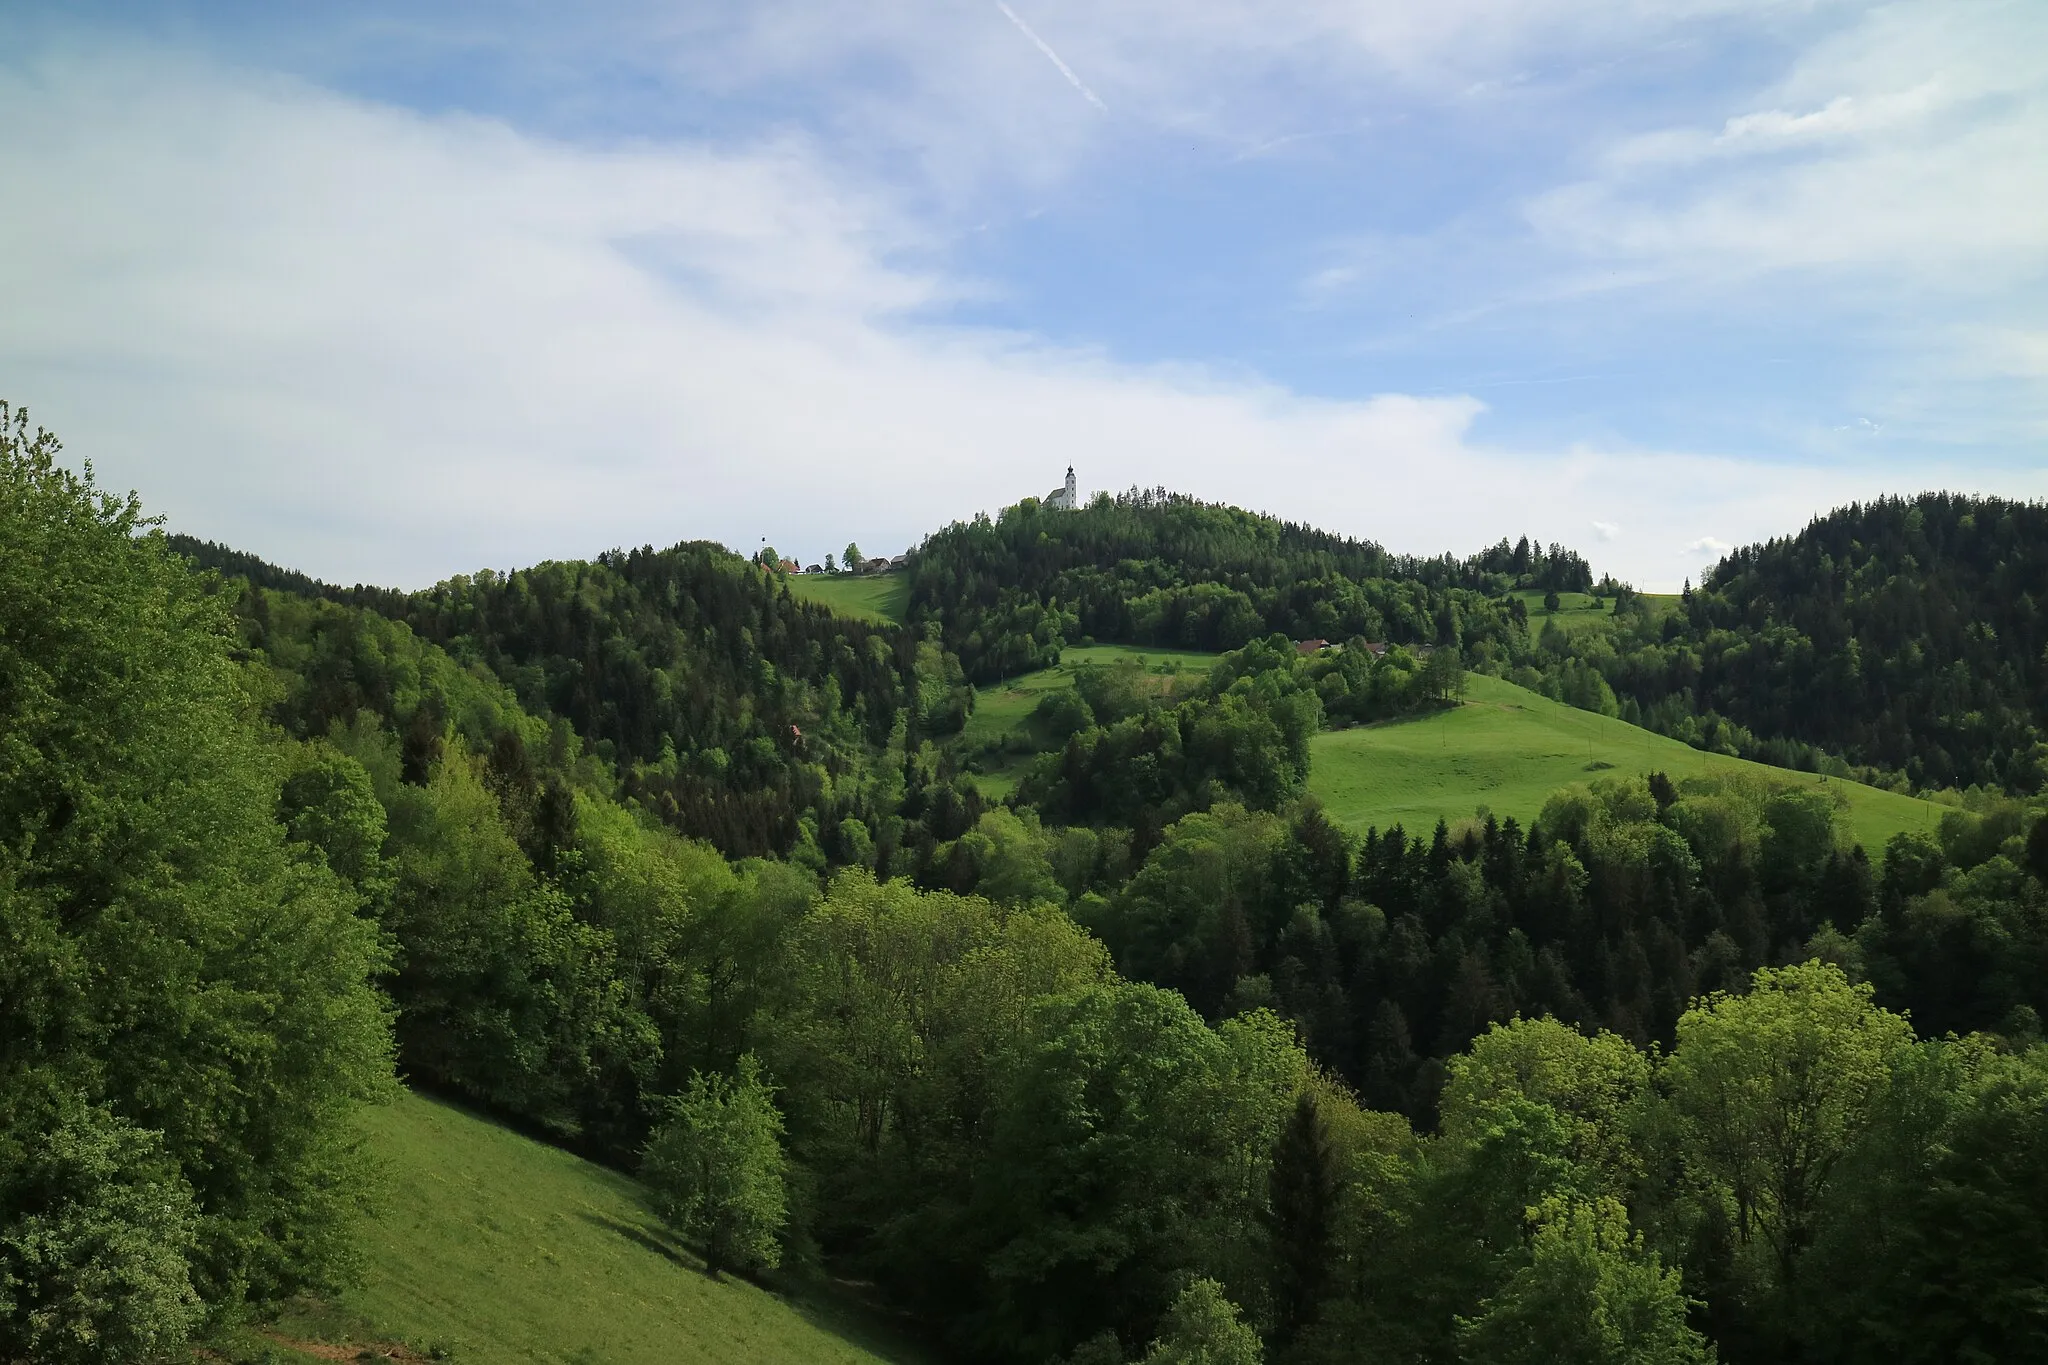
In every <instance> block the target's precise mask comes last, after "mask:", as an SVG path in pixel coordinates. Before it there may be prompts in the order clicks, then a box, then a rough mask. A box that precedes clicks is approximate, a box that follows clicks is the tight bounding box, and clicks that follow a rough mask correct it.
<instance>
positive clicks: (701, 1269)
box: [576, 1209, 718, 1279]
mask: <svg viewBox="0 0 2048 1365" xmlns="http://www.w3.org/2000/svg"><path fill="white" fill-rule="evenodd" d="M576 1216H577V1217H579V1218H581V1219H582V1220H583V1221H584V1222H586V1223H589V1224H590V1225H592V1226H593V1227H600V1228H603V1229H604V1230H605V1231H606V1232H610V1233H616V1234H617V1235H618V1236H620V1237H623V1238H625V1239H626V1240H627V1241H629V1242H632V1243H634V1244H635V1245H636V1246H640V1247H644V1248H646V1249H647V1250H648V1251H651V1252H653V1253H654V1254H655V1255H657V1256H659V1257H661V1258H662V1259H663V1260H665V1261H667V1262H669V1263H670V1264H671V1265H677V1266H681V1267H682V1268H683V1269H685V1270H694V1271H696V1272H697V1273H698V1274H700V1275H711V1271H710V1269H709V1268H708V1267H706V1266H705V1264H704V1263H703V1262H702V1261H700V1260H698V1259H697V1258H696V1257H695V1256H692V1255H691V1254H690V1253H689V1252H687V1251H685V1250H683V1249H682V1248H681V1247H679V1246H677V1245H676V1244H675V1243H673V1242H670V1241H668V1240H667V1239H666V1238H664V1237H661V1236H659V1235H657V1234H656V1233H655V1232H653V1231H652V1230H651V1229H649V1228H646V1227H644V1226H637V1225H635V1224H632V1223H626V1222H621V1221H620V1220H619V1219H616V1218H607V1217H606V1216H605V1215H604V1214H601V1213H596V1212H593V1211H592V1210H590V1209H581V1210H578V1212H577V1215H576ZM711 1278H713V1279H717V1278H718V1277H717V1276H716V1275H711Z"/></svg>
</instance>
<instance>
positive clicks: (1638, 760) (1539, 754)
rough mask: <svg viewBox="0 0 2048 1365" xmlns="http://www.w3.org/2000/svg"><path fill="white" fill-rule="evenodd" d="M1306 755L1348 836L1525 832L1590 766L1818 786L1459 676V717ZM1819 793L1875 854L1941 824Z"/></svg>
mask: <svg viewBox="0 0 2048 1365" xmlns="http://www.w3.org/2000/svg"><path fill="white" fill-rule="evenodd" d="M1310 749H1311V753H1312V757H1313V761H1312V763H1311V765H1310V768H1309V777H1308V787H1309V790H1310V791H1311V792H1313V793H1314V794H1315V795H1316V796H1318V797H1319V798H1321V800H1322V802H1323V804H1324V806H1325V808H1326V809H1327V810H1328V811H1329V814H1330V818H1331V819H1333V820H1336V821H1338V822H1339V823H1341V824H1343V825H1344V826H1346V827H1347V828H1351V829H1362V828H1364V827H1365V826H1367V825H1377V826H1378V827H1379V828H1381V829H1386V828H1388V827H1389V826H1391V825H1395V824H1402V825H1405V826H1407V828H1409V829H1410V830H1426V829H1428V828H1429V827H1430V826H1432V825H1434V824H1435V823H1436V822H1437V821H1438V820H1439V819H1441V820H1446V821H1449V822H1452V823H1456V822H1457V821H1459V820H1462V819H1465V818H1466V817H1468V816H1470V815H1471V814H1472V812H1473V809H1474V807H1475V806H1485V807H1486V808H1487V809H1488V810H1490V811H1492V812H1493V814H1494V815H1495V816H1498V817H1502V818H1505V817H1507V816H1510V815H1512V816H1514V817H1515V818H1516V819H1517V820H1520V821H1522V822H1523V823H1524V824H1525V825H1526V824H1527V823H1528V822H1529V821H1530V820H1532V819H1533V818H1534V817H1535V816H1536V815H1537V814H1538V813H1539V812H1540V811H1541V810H1542V809H1543V806H1544V803H1545V802H1546V801H1548V800H1549V798H1550V796H1551V795H1552V793H1554V792H1556V791H1557V790H1558V789H1559V788H1561V787H1565V786H1569V785H1571V784H1572V783H1575V782H1581V781H1584V780H1585V779H1586V775H1587V772H1588V769H1589V768H1594V770H1596V771H1606V770H1608V769H1611V770H1612V771H1613V773H1614V775H1616V776H1620V775H1624V774H1639V773H1647V772H1653V771H1657V772H1664V773H1668V774H1669V775H1670V776H1671V777H1672V778H1674V779H1682V778H1686V777H1689V776H1694V775H1704V774H1709V773H1749V774H1752V775H1753V776H1755V777H1756V778H1757V779H1759V780H1761V781H1765V782H1768V783H1772V784H1782V785H1790V786H1794V787H1801V788H1818V787H1819V786H1820V779H1819V778H1818V777H1817V776H1816V775H1814V774H1812V773H1800V772H1792V771H1789V770H1787V769H1783V768H1770V767H1766V766H1764V765H1763V764H1760V763H1750V762H1747V761H1745V760H1743V759H1737V758H1730V757H1727V756H1725V755H1721V754H1711V753H1707V752H1705V751H1703V750H1700V749H1695V748H1692V747H1691V746H1689V745H1686V744H1683V743H1680V742H1679V741H1678V740H1675V739H1668V738H1666V737H1664V736H1663V735H1657V734H1652V733H1651V732H1650V731H1648V730H1644V729H1641V728H1639V727H1637V726H1633V725H1628V724H1625V723H1623V722H1622V721H1619V720H1613V719H1609V718H1607V717H1603V716H1596V715H1592V714H1590V713H1588V712H1585V711H1580V710H1576V709H1574V708H1572V707H1569V706H1566V705H1564V704H1562V703H1560V702H1555V701H1551V700H1549V699H1548V698H1545V697H1541V696H1538V695H1537V694H1536V693H1534V692H1531V691H1529V690H1528V689H1526V688H1521V687H1517V686H1515V685H1514V684H1513V683H1510V682H1505V681H1503V680H1502V679H1499V678H1489V677H1484V676H1482V675H1479V674H1470V675H1468V676H1467V679H1466V700H1465V704H1464V705H1463V706H1460V707H1459V708H1457V709H1456V710H1453V711H1449V712H1444V713H1440V714H1438V715H1434V716H1429V717H1425V718H1422V719H1415V720H1401V721H1389V722H1385V723H1382V724H1379V725H1365V726H1356V727H1353V728H1351V729H1348V730H1332V731H1326V732H1324V733H1323V734H1320V735H1317V736H1316V737H1315V739H1314V740H1313V741H1311V744H1310ZM1595 765H1604V766H1598V767H1596V766H1595ZM1825 790H1826V791H1827V792H1829V793H1830V794H1836V793H1839V794H1840V795H1841V796H1842V797H1844V798H1845V799H1846V800H1847V801H1848V803H1849V805H1848V815H1847V819H1848V829H1849V834H1850V836H1851V837H1852V838H1853V839H1854V840H1855V841H1857V842H1859V843H1861V844H1862V845H1863V846H1864V847H1865V848H1866V849H1870V850H1873V851H1874V850H1877V849H1880V848H1883V847H1884V845H1885V841H1886V840H1888V839H1890V838H1891V837H1892V836H1893V835H1894V834H1897V833H1900V832H1903V831H1908V830H1927V829H1931V828H1933V827H1934V825H1935V824H1936V823H1937V822H1938V820H1939V819H1940V815H1941V810H1940V808H1939V807H1937V806H1935V805H1933V804H1931V803H1929V802H1925V801H1918V800H1915V799H1913V798H1912V797H1908V796H1901V795H1899V794H1898V793H1896V792H1887V791H1879V790H1878V789H1876V788H1874V787H1866V786H1863V785H1862V784H1860V783H1856V782H1849V781H1846V780H1843V779H1840V778H1834V779H1830V780H1829V781H1828V782H1827V784H1826V787H1825ZM1873 856H1874V853H1873Z"/></svg>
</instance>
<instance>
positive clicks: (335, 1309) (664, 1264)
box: [275, 1095, 922, 1365]
mask: <svg viewBox="0 0 2048 1365" xmlns="http://www.w3.org/2000/svg"><path fill="white" fill-rule="evenodd" d="M366 1126H367V1128H368V1135H369V1140H370V1145H371V1148H372V1150H373V1151H374V1152H375V1154H376V1155H377V1157H378V1158H379V1159H380V1161H381V1162H382V1164H383V1165H384V1167H385V1169H386V1173H387V1176H388V1184H387V1190H386V1194H385V1197H384V1200H383V1208H382V1209H381V1211H380V1212H379V1213H378V1215H377V1216H376V1217H375V1218H374V1219H373V1220H371V1221H370V1223H369V1224H368V1225H367V1226H366V1227H365V1228H364V1230H363V1242H364V1250H365V1252H366V1253H367V1256H368V1262H369V1269H368V1275H367V1277H366V1279H365V1281H364V1283H363V1284H362V1286H361V1287H360V1288H359V1289H357V1290H355V1291H353V1292H351V1293H349V1294H348V1295H347V1296H346V1297H345V1298H344V1299H343V1300H342V1301H341V1302H340V1303H339V1304H337V1305H334V1306H332V1307H331V1308H326V1309H320V1310H313V1309H304V1310H301V1311H299V1312H296V1313H291V1314H287V1315H286V1316H285V1317H284V1318H283V1319H281V1320H280V1321H279V1322H278V1324H277V1326H276V1329H275V1333H276V1339H281V1341H280V1344H284V1343H315V1342H317V1343H322V1345H320V1346H318V1347H314V1348H313V1349H312V1350H311V1351H308V1354H317V1355H320V1356H324V1357H325V1358H328V1359H355V1358H358V1357H357V1356H356V1355H355V1354H353V1353H342V1354H336V1353H335V1348H336V1347H337V1346H345V1347H360V1348H364V1349H366V1350H368V1351H369V1352H370V1353H371V1354H366V1355H364V1356H362V1357H361V1358H364V1359H370V1358H380V1359H381V1358H383V1355H382V1352H384V1351H387V1350H388V1349H389V1348H391V1347H392V1346H395V1345H399V1344H402V1345H403V1346H405V1347H407V1348H409V1356H410V1357H435V1356H437V1355H438V1356H446V1357H448V1358H452V1359H454V1360H456V1361H458V1362H460V1361H476V1362H493V1363H495V1362H529V1361H530V1362H547V1363H549V1365H553V1363H554V1362H560V1365H695V1363H696V1362H703V1363H704V1365H713V1362H728V1361H748V1362H759V1365H889V1363H890V1362H897V1363H898V1365H901V1363H902V1362H910V1361H917V1360H920V1359H922V1357H921V1356H920V1355H919V1354H917V1353H915V1352H913V1351H911V1350H908V1349H906V1348H905V1347H904V1345H903V1343H901V1342H900V1341H897V1340H896V1339H895V1337H894V1336H893V1334H891V1333H889V1332H888V1331H887V1330H886V1329H885V1328H882V1327H878V1326H877V1324H876V1323H875V1321H874V1320H873V1319H872V1318H870V1317H868V1316H867V1315H865V1314H864V1313H863V1312H862V1311H860V1310H859V1309H857V1308H855V1307H853V1306H852V1305H850V1304H848V1303H847V1302H844V1301H841V1300H835V1299H832V1298H830V1297H826V1296H822V1295H821V1296H814V1297H812V1298H803V1297H794V1298H792V1297H785V1296H783V1295H780V1294H775V1293H771V1292H769V1291H768V1290H766V1289H763V1288H761V1287H759V1286H757V1285H754V1284H750V1283H748V1282H746V1281H744V1280H739V1279H733V1278H730V1277H726V1278H722V1279H712V1278H711V1277H710V1276H708V1275H707V1274H705V1272H704V1271H703V1269H702V1267H701V1266H700V1264H699V1263H698V1262H697V1260H696V1258H695V1257H693V1256H691V1255H690V1254H689V1253H688V1252H686V1251H684V1250H683V1249H682V1248H680V1247H679V1246H677V1245H676V1243H675V1242H674V1240H673V1239H672V1238H671V1237H670V1236H669V1235H668V1233H667V1232H666V1231H665V1230H664V1229H663V1228H662V1226H661V1224H660V1223H659V1222H658V1221H657V1220H656V1219H655V1218H654V1216H653V1215H652V1214H651V1213H649V1212H648V1211H647V1209H646V1207H645V1205H644V1203H643V1200H642V1198H641V1192H640V1187H639V1186H638V1185H637V1184H635V1183H634V1182H633V1181H632V1180H630V1179H628V1178H627V1177H625V1176H623V1175H620V1174H618V1173H617V1172H615V1171H611V1170H607V1169H605V1168H603V1167H600V1166H594V1165H592V1164H591V1163H589V1162H587V1161H584V1160H582V1159H580V1158H578V1157H575V1156H572V1155H570V1154H569V1153H567V1152H563V1151H560V1150H557V1149H556V1148H553V1147H548V1146H545V1145H543V1144H541V1143H538V1142H535V1141H533V1140H531V1139H529V1138H525V1137H521V1136H520V1135H519V1134H517V1133H514V1132H512V1131H511V1130H509V1129H506V1128H502V1127H499V1126H498V1125H496V1124H493V1123H489V1122H486V1121H484V1120H482V1119H479V1118H476V1117H474V1116H473V1115H470V1114H468V1113H466V1112H464V1111H463V1110H461V1109H457V1108H455V1107H453V1106H451V1105H447V1104H442V1103H439V1102H437V1101H434V1100H430V1099H426V1098H424V1097H422V1096H418V1095H406V1096H405V1097H404V1098H403V1099H401V1100H399V1101H398V1102H397V1103H395V1104H391V1105H387V1106H383V1107H380V1108H378V1109H375V1110H372V1111H371V1112H370V1114H369V1115H368V1117H367V1119H366ZM302 1349H304V1348H303V1347H302ZM297 1354H298V1353H297V1352H293V1355H294V1356H295V1357H296V1356H297ZM409 1356H400V1357H398V1358H400V1359H404V1358H409Z"/></svg>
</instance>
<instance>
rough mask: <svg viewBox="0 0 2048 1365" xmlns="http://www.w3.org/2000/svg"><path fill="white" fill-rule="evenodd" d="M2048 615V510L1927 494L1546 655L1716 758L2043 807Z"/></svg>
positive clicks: (1863, 509)
mask: <svg viewBox="0 0 2048 1365" xmlns="http://www.w3.org/2000/svg"><path fill="white" fill-rule="evenodd" d="M2044 612H2048V507H2044V506H2043V505H2042V504H2039V503H2021V502H2010V501H2006V500H2004V499H2000V498H1980V497H1970V496H1964V495H1960V494H1953V493H1927V494H1922V495H1920V496H1919V497H1915V498H1911V499H1906V498H1882V499H1879V500H1877V501H1874V502H1870V503H1861V504H1854V505H1851V506H1849V507H1845V508H1841V509H1839V510H1837V511H1835V512H1831V513H1829V514H1828V515H1826V516H1824V517H1819V518H1816V519H1815V520H1814V521H1813V522H1812V524H1810V525H1809V526H1808V527H1807V528H1806V529H1805V530H1803V531H1801V532H1800V533H1799V534H1798V535H1795V536H1790V537H1786V538H1783V539H1778V540H1772V541H1769V542H1767V543H1765V544H1762V545H1756V546H1750V547H1747V548H1745V549H1741V550H1737V551H1735V552H1733V553H1732V554H1730V555H1729V556H1727V557H1726V558H1725V559H1723V560H1722V561H1721V562H1720V563H1719V564H1718V565H1716V566H1715V568H1714V569H1713V571H1712V572H1711V573H1710V574H1708V575H1707V577H1706V579H1705V580H1704V581H1703V582H1702V583H1701V584H1700V586H1699V587H1698V588H1696V589H1692V590H1690V591H1688V592H1687V594H1686V596H1685V598H1684V601H1683V603H1682V607H1681V610H1680V611H1678V612H1677V613H1676V614H1671V615H1660V614H1657V613H1654V612H1651V611H1648V610H1635V611H1627V610H1624V611H1622V612H1619V613H1618V614H1617V616H1616V628H1615V629H1614V630H1613V631H1612V632H1608V633H1602V632H1580V633H1575V634H1573V635H1572V636H1570V637H1566V636H1565V635H1564V634H1563V633H1562V632H1557V633H1556V638H1555V639H1553V638H1551V633H1549V632H1546V633H1545V635H1544V637H1543V638H1542V639H1541V640H1540V642H1539V644H1540V645H1541V646H1542V647H1544V648H1545V649H1546V650H1547V651H1548V658H1547V659H1539V660H1538V661H1537V662H1538V664H1539V665H1540V666H1542V667H1543V668H1544V670H1545V671H1546V672H1548V673H1551V674H1558V673H1561V671H1562V670H1563V669H1564V668H1565V667H1567V666H1568V664H1570V663H1574V662H1575V663H1576V664H1577V665H1578V666H1579V667H1581V668H1583V669H1589V670H1591V671H1592V672H1594V673H1597V675H1598V680H1599V682H1600V683H1602V684H1604V688H1605V690H1607V691H1610V692H1611V693H1612V695H1613V697H1614V698H1615V699H1616V700H1617V713H1618V714H1620V715H1621V716H1622V717H1623V718H1624V719H1628V720H1632V721H1638V722H1639V723H1641V724H1643V725H1646V726H1649V727H1650V728H1652V729H1656V730H1659V731H1662V732H1664V733H1666V734H1672V735H1676V736H1678V737H1680V738H1683V739H1686V740H1688V741H1689V742H1692V743H1695V744H1699V745H1701V746H1702V747H1709V748H1715V749H1720V750H1723V751H1725V752H1731V753H1741V754H1743V755H1744V756H1746V757H1754V758H1760V759H1763V760H1765V761H1768V762H1774V763H1778V764H1780V765H1782V766H1789V767H1803V768H1809V769H1811V768H1817V767H1824V766H1826V764H1827V763H1828V762H1829V761H1830V760H1832V761H1834V762H1837V763H1840V764H1842V765H1844V766H1843V769H1842V770H1843V771H1847V770H1849V769H1855V770H1857V771H1859V772H1860V773H1864V774H1865V775H1867V776H1869V777H1872V778H1874V779H1876V780H1878V781H1880V782H1886V781H1894V780H1895V781H1896V782H1897V784H1898V785H1902V786H1910V787H1912V788H1915V789H1920V788H1945V787H1955V788H1966V787H1971V786H1982V787H1988V788H1992V789H1995V790H2000V791H2005V792H2008V793H2012V794H2016V795H2024V794H2028V793H2031V792H2033V791H2034V790H2035V789H2036V788H2037V787H2039V785H2040V784H2041V781H2042V778H2043V777H2044V775H2048V769H2044V750H2043V748H2042V744H2043V739H2044V736H2043V734H2042V731H2041V726H2040V716H2041V714H2042V708H2043V706H2044V704H2048V663H2044V659H2043V649H2044V647H2048V615H2044ZM1578 691H1579V693H1580V695H1588V694H1589V692H1597V689H1589V688H1588V687H1587V686H1586V683H1585V682H1584V681H1581V682H1580V683H1579V684H1578ZM1595 699H1596V701H1597V695H1596V698H1595Z"/></svg>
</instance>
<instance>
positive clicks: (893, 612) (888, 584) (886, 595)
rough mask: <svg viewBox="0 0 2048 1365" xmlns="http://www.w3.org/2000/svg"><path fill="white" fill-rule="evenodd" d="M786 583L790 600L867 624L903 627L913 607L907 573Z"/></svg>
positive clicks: (811, 577)
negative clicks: (850, 617)
mask: <svg viewBox="0 0 2048 1365" xmlns="http://www.w3.org/2000/svg"><path fill="white" fill-rule="evenodd" d="M785 581H786V582H788V584H789V593H790V596H792V597H796V598H800V599H802V600H803V601H806V602H816V603H818V604H819V605H820V606H823V607H829V608H831V609H832V610H833V611H836V612H838V613H839V614H840V615H841V616H855V617H859V618H860V619H862V620H864V621H881V622H883V623H885V624H888V625H897V626H900V625H902V624H903V614H904V612H905V611H906V610H908V609H909V606H910V575H909V574H906V573H882V574H871V575H860V576H855V575H853V574H791V575H789V577H788V578H787V579H786V580H785Z"/></svg>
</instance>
